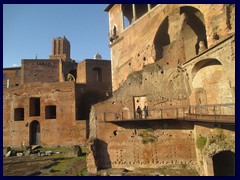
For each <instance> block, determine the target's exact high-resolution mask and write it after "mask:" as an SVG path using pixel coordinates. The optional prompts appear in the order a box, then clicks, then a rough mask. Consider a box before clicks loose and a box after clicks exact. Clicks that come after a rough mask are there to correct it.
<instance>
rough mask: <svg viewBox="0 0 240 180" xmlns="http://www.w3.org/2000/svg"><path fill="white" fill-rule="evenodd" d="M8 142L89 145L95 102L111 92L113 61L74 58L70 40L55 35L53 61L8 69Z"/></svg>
mask: <svg viewBox="0 0 240 180" xmlns="http://www.w3.org/2000/svg"><path fill="white" fill-rule="evenodd" d="M3 75H4V77H3V86H4V90H3V93H4V103H3V105H4V106H3V115H4V123H3V144H4V146H11V147H14V146H21V145H25V146H27V145H34V144H39V145H42V146H51V145H79V144H85V143H86V139H87V138H88V135H89V130H88V129H89V128H88V127H89V112H90V108H91V105H93V104H94V103H97V102H100V101H103V100H105V99H107V98H108V97H109V96H111V91H112V90H111V61H109V60H102V59H85V60H83V61H81V62H80V63H76V62H75V60H72V59H71V58H70V43H69V41H68V40H67V39H66V37H64V38H61V37H59V38H54V39H53V50H52V55H50V59H23V60H22V63H21V67H15V68H14V67H13V68H4V69H3Z"/></svg>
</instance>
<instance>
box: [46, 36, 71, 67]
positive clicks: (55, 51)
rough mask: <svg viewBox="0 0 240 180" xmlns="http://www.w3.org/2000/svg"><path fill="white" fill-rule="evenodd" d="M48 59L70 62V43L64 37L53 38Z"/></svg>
mask: <svg viewBox="0 0 240 180" xmlns="http://www.w3.org/2000/svg"><path fill="white" fill-rule="evenodd" d="M49 59H61V60H63V61H65V62H67V61H70V60H71V58H70V42H69V41H68V40H67V38H66V37H65V36H64V37H63V38H62V37H58V38H54V39H53V41H52V54H51V55H50V56H49Z"/></svg>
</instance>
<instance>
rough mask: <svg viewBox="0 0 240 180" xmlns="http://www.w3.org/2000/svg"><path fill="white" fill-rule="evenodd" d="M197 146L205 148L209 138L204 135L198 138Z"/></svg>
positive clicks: (200, 148)
mask: <svg viewBox="0 0 240 180" xmlns="http://www.w3.org/2000/svg"><path fill="white" fill-rule="evenodd" d="M196 143H197V148H198V149H199V150H202V149H203V148H204V146H205V145H206V144H207V138H206V137H203V136H200V137H198V138H197V142H196Z"/></svg>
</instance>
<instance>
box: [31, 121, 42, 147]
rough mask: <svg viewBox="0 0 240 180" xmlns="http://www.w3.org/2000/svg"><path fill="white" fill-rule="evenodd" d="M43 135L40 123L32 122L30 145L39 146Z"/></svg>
mask: <svg viewBox="0 0 240 180" xmlns="http://www.w3.org/2000/svg"><path fill="white" fill-rule="evenodd" d="M40 135H41V128H40V123H39V122H38V121H36V120H34V121H32V122H31V123H30V126H29V144H30V145H39V144H40V142H41V140H40V138H41V137H40Z"/></svg>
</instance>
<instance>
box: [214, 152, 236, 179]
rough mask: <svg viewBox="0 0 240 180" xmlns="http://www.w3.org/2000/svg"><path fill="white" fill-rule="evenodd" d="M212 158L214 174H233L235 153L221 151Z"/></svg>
mask: <svg viewBox="0 0 240 180" xmlns="http://www.w3.org/2000/svg"><path fill="white" fill-rule="evenodd" d="M212 160H213V171H214V176H235V153H233V152H232V151H221V152H219V153H217V154H215V155H214V156H213V157H212Z"/></svg>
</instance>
